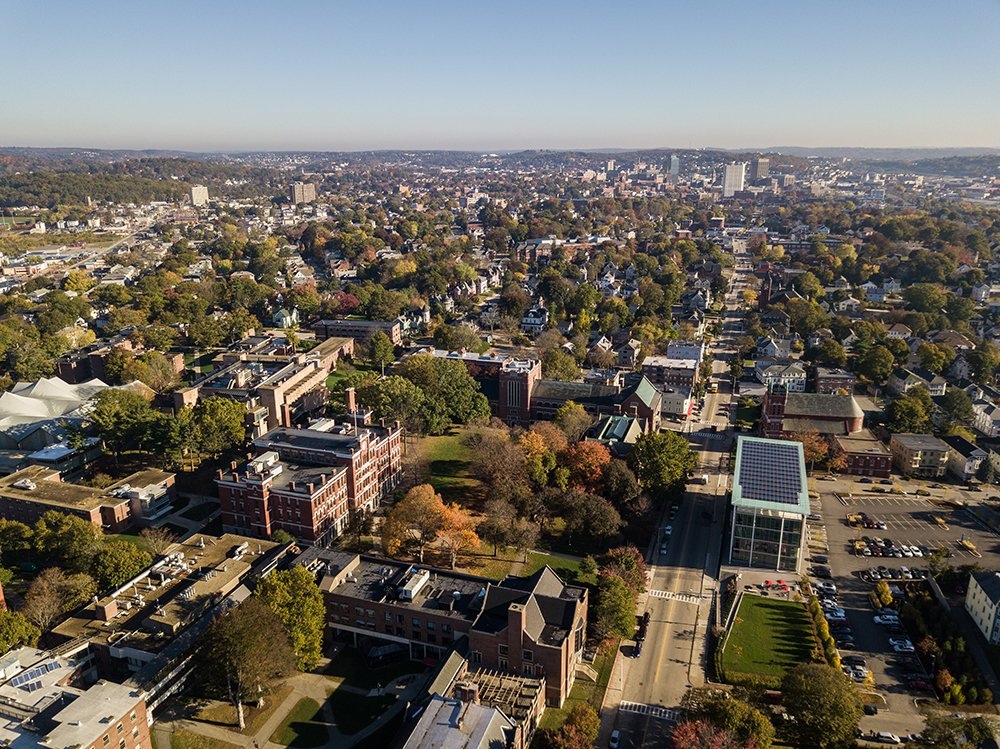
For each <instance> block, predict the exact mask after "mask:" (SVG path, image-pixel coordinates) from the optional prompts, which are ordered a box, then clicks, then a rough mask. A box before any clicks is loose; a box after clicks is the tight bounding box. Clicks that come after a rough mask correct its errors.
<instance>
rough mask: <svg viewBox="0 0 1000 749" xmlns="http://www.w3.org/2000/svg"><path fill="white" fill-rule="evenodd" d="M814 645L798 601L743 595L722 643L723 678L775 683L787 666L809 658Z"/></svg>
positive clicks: (773, 684) (810, 625)
mask: <svg viewBox="0 0 1000 749" xmlns="http://www.w3.org/2000/svg"><path fill="white" fill-rule="evenodd" d="M816 645H817V643H816V638H815V636H814V635H813V628H812V623H811V622H810V620H809V615H808V613H807V612H806V610H805V608H804V607H803V606H802V604H801V603H799V602H797V601H781V600H778V599H775V598H766V597H763V596H756V595H744V596H743V597H742V599H741V600H740V604H739V609H738V610H737V612H736V616H735V618H734V619H733V625H732V629H731V630H730V631H729V633H728V634H727V636H726V639H725V641H724V644H723V650H722V656H721V665H722V670H723V675H724V678H725V680H726V681H728V682H729V683H731V684H742V683H746V684H752V683H756V684H760V685H763V684H766V685H769V686H772V687H776V686H777V685H778V683H779V682H780V681H781V677H782V676H784V675H785V674H786V673H787V672H788V671H789V670H790V669H792V668H794V667H795V666H797V665H799V664H801V663H809V662H811V661H812V659H813V653H814V652H815V650H816Z"/></svg>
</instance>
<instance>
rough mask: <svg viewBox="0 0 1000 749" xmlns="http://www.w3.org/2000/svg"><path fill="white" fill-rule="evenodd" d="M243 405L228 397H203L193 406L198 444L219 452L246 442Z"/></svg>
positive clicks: (245, 414)
mask: <svg viewBox="0 0 1000 749" xmlns="http://www.w3.org/2000/svg"><path fill="white" fill-rule="evenodd" d="M246 418H247V409H246V405H245V404H243V403H240V402H239V401H233V400H229V399H228V398H219V397H212V398H205V399H204V400H200V401H198V405H197V406H195V407H194V428H195V431H196V434H197V440H198V447H199V448H201V450H202V451H203V452H206V453H210V454H211V455H220V454H222V453H224V452H226V451H227V450H231V449H232V448H234V447H237V446H240V445H242V444H243V443H244V442H246V438H247V427H246Z"/></svg>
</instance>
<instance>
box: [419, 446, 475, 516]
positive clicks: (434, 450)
mask: <svg viewBox="0 0 1000 749" xmlns="http://www.w3.org/2000/svg"><path fill="white" fill-rule="evenodd" d="M464 435H465V430H464V429H452V430H451V431H450V432H449V433H448V434H442V435H438V436H434V437H424V438H423V439H421V440H419V441H418V442H417V443H416V445H414V448H413V449H415V450H419V451H420V453H419V454H420V456H421V458H422V459H423V460H424V461H425V462H426V463H427V467H428V470H429V472H430V482H431V484H432V485H433V486H434V489H435V490H436V491H437V492H438V493H439V494H440V495H441V496H442V497H443V498H444V501H445V502H460V503H462V504H463V505H466V506H467V505H468V503H469V501H470V500H472V501H475V500H477V499H479V497H480V495H481V494H482V483H481V482H480V481H479V479H477V478H475V477H474V476H473V475H472V458H473V455H472V450H470V449H469V448H467V447H466V446H465V445H463V444H462V437H463V436H464Z"/></svg>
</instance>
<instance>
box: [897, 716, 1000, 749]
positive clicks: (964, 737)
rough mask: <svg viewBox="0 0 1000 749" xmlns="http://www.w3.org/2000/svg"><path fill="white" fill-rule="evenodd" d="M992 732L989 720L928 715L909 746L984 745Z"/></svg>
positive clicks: (957, 747) (962, 748)
mask: <svg viewBox="0 0 1000 749" xmlns="http://www.w3.org/2000/svg"><path fill="white" fill-rule="evenodd" d="M992 737H993V732H992V730H991V727H990V723H989V720H987V719H986V718H983V717H977V718H969V717H965V718H953V717H951V716H950V715H934V714H931V715H928V716H927V723H926V725H925V726H924V729H923V730H922V731H921V732H920V738H919V739H914V740H913V741H912V742H911V744H910V745H911V746H915V747H918V748H919V749H965V748H966V747H978V746H984V743H983V742H984V741H986V740H987V739H991V738H992Z"/></svg>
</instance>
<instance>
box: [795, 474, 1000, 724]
mask: <svg viewBox="0 0 1000 749" xmlns="http://www.w3.org/2000/svg"><path fill="white" fill-rule="evenodd" d="M901 484H902V486H901ZM811 485H812V489H813V495H812V497H813V498H812V501H811V505H812V511H813V512H814V513H819V514H820V515H821V516H822V522H817V521H815V520H814V521H812V522H810V523H809V533H808V538H809V550H808V555H809V557H810V558H812V559H813V561H815V558H816V557H825V558H826V565H828V566H829V568H830V571H831V573H832V581H833V582H834V583H835V584H836V586H837V590H838V600H839V605H840V607H842V608H843V609H844V612H845V615H846V620H847V621H846V626H847V627H849V628H850V634H849V635H846V636H847V637H849V638H850V640H848V641H847V642H849V643H852V644H849V645H848V646H847V647H841V654H842V655H854V656H859V657H861V658H863V659H864V660H865V663H866V666H867V668H868V669H869V670H870V671H871V680H870V681H869V682H868V684H867V685H862V689H866V690H867V691H871V692H874V693H877V695H878V698H876V699H875V700H874V701H878V700H879V698H880V699H881V700H884V703H883V704H881V705H880V706H879V712H878V714H876V715H866V716H865V717H864V718H863V719H862V723H861V728H862V729H863V730H864V731H865V733H867V732H868V731H869V730H876V731H892V732H893V733H896V734H899V735H906V734H908V733H912V732H915V731H919V730H920V728H921V726H922V724H923V720H922V718H921V717H920V715H919V713H918V710H917V707H916V703H915V700H919V699H921V698H929V699H934V695H933V693H932V692H928V691H926V687H925V686H924V684H923V683H922V682H930V678H929V677H928V676H927V674H925V673H924V672H923V669H922V666H921V664H920V662H919V660H918V659H917V658H916V657H915V656H912V655H910V654H907V653H897V652H895V650H894V648H893V646H892V645H891V644H890V642H889V639H890V637H899V636H901V635H902V636H905V634H903V633H902V632H901V631H900V630H898V629H896V630H895V631H892V630H893V628H891V627H888V626H884V625H880V624H876V623H875V621H874V615H875V614H876V609H875V608H874V607H873V606H872V603H871V600H870V598H869V593H870V592H871V591H872V589H873V587H874V582H872V581H869V580H866V579H863V578H867V577H868V570H869V569H871V568H878V567H884V568H888V570H889V571H890V572H892V575H891V579H892V582H890V584H893V585H896V584H902V583H903V582H905V581H904V580H901V579H900V578H901V577H902V573H901V570H902V568H903V567H906V568H908V570H910V571H911V572H912V571H917V572H918V574H917V575H915V577H919V571H920V570H923V571H925V572H926V571H927V570H928V568H929V566H930V561H931V560H930V559H929V558H928V557H929V555H930V553H931V552H932V551H933V550H935V549H939V548H946V549H948V551H949V552H950V554H951V556H950V558H949V559H948V561H949V563H951V564H953V565H956V566H957V565H962V564H972V563H978V564H979V565H981V566H984V567H997V566H1000V565H997V562H996V560H997V559H998V557H997V556H996V553H997V552H1000V537H998V536H997V535H996V534H995V533H993V532H992V531H991V530H989V529H987V528H985V527H984V526H982V525H981V524H980V523H979V522H978V521H977V520H976V519H975V518H974V517H973V516H972V515H971V514H970V513H969V512H968V511H967V510H966V509H965V508H964V507H962V506H958V505H956V504H951V503H948V502H945V501H943V500H944V499H945V498H948V499H952V500H957V501H959V502H962V501H967V497H966V496H965V492H961V491H959V490H955V491H954V495H953V496H949V495H950V493H951V492H952V490H951V487H947V486H941V487H940V488H938V489H928V488H925V484H924V483H923V482H905V483H904V482H901V481H899V480H898V479H897V480H896V486H895V487H888V486H886V488H884V489H883V490H882V492H877V491H872V489H874V486H877V485H872V484H867V483H866V484H860V483H859V482H857V481H856V480H854V479H849V478H846V477H845V478H842V479H839V480H838V481H836V482H833V481H822V480H814V481H812V482H811ZM891 488H897V489H899V488H902V489H903V490H905V491H907V492H908V493H907V494H906V495H902V494H889V493H888V491H889V490H890V489H891ZM918 489H919V490H920V491H921V492H922V493H923V492H927V491H930V492H931V496H929V497H928V496H916V494H915V493H916V491H917V490H918ZM817 497H818V499H817ZM983 499H985V495H983V496H982V497H981V498H979V497H977V498H976V499H974V500H973V501H982V500H983ZM849 515H854V516H861V515H864V516H865V518H866V519H868V520H869V521H872V522H873V523H878V524H879V525H876V526H875V527H864V524H859V525H858V526H857V527H852V526H851V525H850V524H849V522H848V516H849ZM935 517H936V518H939V519H940V520H941V523H939V522H938V520H936V519H935ZM869 524H871V523H869ZM883 526H884V527H883ZM864 537H868V538H869V540H870V541H871V542H872V543H871V544H870V545H869V544H863V545H864V546H868V547H869V548H870V549H875V548H878V549H880V550H882V551H883V552H885V550H886V549H887V548H899V549H901V548H902V547H904V546H906V547H916V548H917V549H919V550H920V554H922V555H923V556H920V555H912V556H892V555H891V554H888V555H885V556H879V555H872V556H863V555H858V554H857V553H856V551H855V542H856V541H860V540H862V539H863V538H864ZM876 539H881V540H882V542H883V544H882V545H881V546H877V545H876V544H875V543H874V542H875V540H876ZM963 540H965V541H969V542H971V543H972V544H973V545H974V546H975V549H976V551H977V552H978V554H979V555H980V556H977V554H976V553H974V552H973V551H970V550H969V549H967V548H966V547H964V546H963V545H962V541H963ZM888 542H891V545H892V546H891V547H889V546H888ZM876 553H877V552H876ZM897 580H898V582H896V581H897ZM871 682H874V685H873V686H872V685H871Z"/></svg>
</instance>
